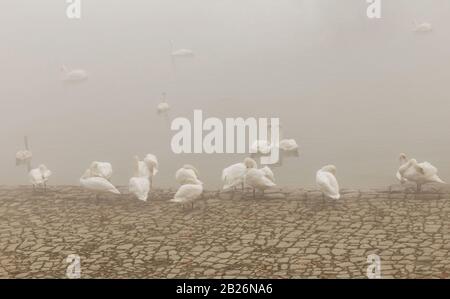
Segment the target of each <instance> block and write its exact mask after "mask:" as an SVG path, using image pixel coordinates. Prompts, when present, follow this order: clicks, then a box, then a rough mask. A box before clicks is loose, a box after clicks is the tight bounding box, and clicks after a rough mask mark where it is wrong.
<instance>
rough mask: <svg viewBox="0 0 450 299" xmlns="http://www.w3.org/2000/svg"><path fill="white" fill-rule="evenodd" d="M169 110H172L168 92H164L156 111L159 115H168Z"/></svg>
mask: <svg viewBox="0 0 450 299" xmlns="http://www.w3.org/2000/svg"><path fill="white" fill-rule="evenodd" d="M169 110H170V105H169V104H168V103H167V100H166V93H165V92H163V93H162V98H161V103H159V104H158V106H157V107H156V112H157V113H158V115H164V116H166V117H167V116H168V113H169Z"/></svg>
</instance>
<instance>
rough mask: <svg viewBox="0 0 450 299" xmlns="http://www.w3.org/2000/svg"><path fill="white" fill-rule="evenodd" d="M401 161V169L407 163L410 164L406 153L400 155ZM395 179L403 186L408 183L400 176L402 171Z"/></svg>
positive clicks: (398, 172)
mask: <svg viewBox="0 0 450 299" xmlns="http://www.w3.org/2000/svg"><path fill="white" fill-rule="evenodd" d="M399 161H400V167H401V166H403V165H405V164H406V163H408V160H407V159H406V155H405V154H404V153H401V154H400V158H399ZM395 177H396V178H397V180H399V181H400V183H401V184H404V183H406V182H407V181H408V180H407V179H405V178H404V177H403V176H402V175H401V174H400V171H397V173H396V175H395Z"/></svg>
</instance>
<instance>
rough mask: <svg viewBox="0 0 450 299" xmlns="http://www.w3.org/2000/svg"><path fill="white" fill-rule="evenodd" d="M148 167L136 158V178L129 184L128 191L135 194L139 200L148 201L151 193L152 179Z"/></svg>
mask: <svg viewBox="0 0 450 299" xmlns="http://www.w3.org/2000/svg"><path fill="white" fill-rule="evenodd" d="M149 174H150V172H149V170H148V168H147V165H146V164H145V163H144V162H143V161H139V157H138V156H135V157H134V177H132V178H131V179H130V181H129V183H128V190H129V191H130V193H132V194H134V195H135V196H136V197H137V199H139V200H142V201H147V198H148V193H149V192H150V178H149Z"/></svg>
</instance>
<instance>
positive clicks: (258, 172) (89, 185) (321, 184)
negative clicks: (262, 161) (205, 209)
mask: <svg viewBox="0 0 450 299" xmlns="http://www.w3.org/2000/svg"><path fill="white" fill-rule="evenodd" d="M31 158H32V153H31V151H29V150H22V151H19V152H17V154H16V164H17V165H23V164H28V165H30V161H31ZM399 160H400V167H399V169H398V171H397V174H396V177H397V179H398V180H399V182H400V183H401V184H405V183H407V182H413V183H415V184H416V185H417V190H416V191H417V192H420V191H421V186H422V185H423V184H426V183H442V184H445V182H444V181H443V180H442V179H441V178H440V177H439V176H438V174H437V172H438V170H437V168H436V167H434V166H433V165H431V164H430V163H429V162H422V163H418V162H417V160H416V159H407V157H406V155H405V154H403V153H402V154H400V158H399ZM30 168H31V167H30V166H29V173H28V176H29V179H30V182H31V184H32V185H33V189H34V190H36V188H42V189H43V191H44V192H45V190H46V186H47V182H48V180H49V178H50V176H51V174H52V172H51V171H50V170H49V169H48V168H47V167H46V166H45V165H44V164H41V165H39V166H38V167H37V168H33V169H30ZM158 168H159V164H158V159H157V157H156V156H155V155H153V154H147V155H146V156H145V158H144V159H143V160H140V159H139V157H138V156H135V157H134V174H133V177H131V178H130V180H129V184H128V190H129V192H130V194H133V195H134V196H135V197H136V198H137V199H138V200H142V201H147V199H148V196H149V194H150V192H151V190H152V189H153V184H152V182H153V177H154V176H155V175H156V174H157V173H158ZM112 175H113V168H112V165H111V164H110V163H108V162H98V161H95V162H92V163H91V164H90V166H89V167H88V168H87V169H86V171H85V172H84V174H83V175H82V176H81V178H80V185H81V186H82V187H83V188H84V189H86V190H88V191H90V192H92V193H94V194H95V196H96V198H98V196H99V195H100V194H105V193H113V194H120V192H119V190H118V189H117V188H116V187H115V186H114V185H113V184H112V183H111V178H112ZM175 180H176V182H177V183H178V184H179V185H180V187H179V188H178V191H177V192H176V193H175V195H174V197H173V198H172V199H171V200H170V201H171V202H175V203H179V204H181V205H182V206H183V208H184V207H185V205H191V207H192V208H193V207H194V202H195V200H197V199H198V198H200V197H201V195H202V193H203V182H202V181H201V180H200V175H199V171H198V170H197V169H196V168H195V167H194V166H192V165H189V164H186V165H184V166H183V167H182V168H180V169H178V170H177V171H176V173H175ZM222 181H223V189H224V190H235V191H236V190H237V189H241V190H242V192H244V188H245V186H248V187H250V188H252V190H253V198H254V199H256V190H258V191H260V192H261V196H262V197H264V191H265V190H267V189H269V188H271V187H274V186H276V184H275V175H274V173H273V171H272V169H271V168H270V167H269V166H264V167H258V164H257V162H256V161H255V160H254V159H252V158H250V157H246V158H245V159H244V160H243V161H242V162H239V163H236V164H233V165H231V166H228V167H226V168H225V169H223V171H222ZM316 184H317V187H318V188H319V190H320V191H321V192H323V194H324V195H325V196H327V197H329V198H331V199H335V200H337V199H339V198H340V197H341V195H340V192H339V184H338V181H337V178H336V167H335V166H334V165H326V166H324V167H322V168H321V169H319V170H318V171H317V173H316Z"/></svg>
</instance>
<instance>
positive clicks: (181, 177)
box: [175, 164, 200, 185]
mask: <svg viewBox="0 0 450 299" xmlns="http://www.w3.org/2000/svg"><path fill="white" fill-rule="evenodd" d="M198 179H199V175H198V170H197V169H196V168H195V167H194V166H192V165H190V164H185V165H184V166H183V167H182V168H180V169H178V170H177V172H176V173H175V180H176V181H177V183H178V184H180V185H186V184H198V183H199V182H200V181H199V180H198Z"/></svg>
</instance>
